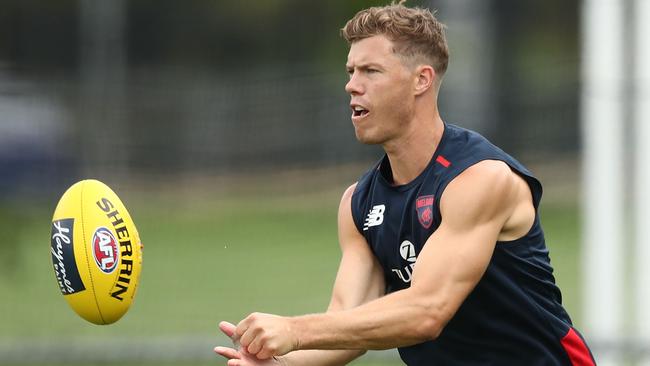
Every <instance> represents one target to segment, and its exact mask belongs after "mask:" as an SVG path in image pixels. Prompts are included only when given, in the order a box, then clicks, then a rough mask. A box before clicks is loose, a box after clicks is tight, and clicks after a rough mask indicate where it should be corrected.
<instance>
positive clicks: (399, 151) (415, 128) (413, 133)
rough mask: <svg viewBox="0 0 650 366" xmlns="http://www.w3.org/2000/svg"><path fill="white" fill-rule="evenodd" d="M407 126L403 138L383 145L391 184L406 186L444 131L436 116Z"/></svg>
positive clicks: (416, 119)
mask: <svg viewBox="0 0 650 366" xmlns="http://www.w3.org/2000/svg"><path fill="white" fill-rule="evenodd" d="M436 112H437V111H436ZM410 126H411V127H410V128H409V129H408V130H407V131H406V133H405V134H404V135H402V136H400V137H399V138H397V139H395V140H391V141H388V142H386V143H385V144H384V145H383V148H384V151H386V155H387V156H388V160H389V161H390V167H391V171H392V173H393V184H394V185H403V184H407V183H409V182H411V181H412V180H414V179H415V178H417V177H418V176H419V175H420V174H421V173H422V172H423V171H424V169H425V168H426V167H427V165H428V164H429V162H430V161H431V158H432V157H433V154H434V153H435V151H436V149H437V148H438V145H439V144H440V140H441V139H442V134H443V132H444V123H443V121H442V119H441V118H440V115H439V114H438V113H435V114H434V118H426V119H418V118H415V119H414V120H413V121H412V123H411V124H410Z"/></svg>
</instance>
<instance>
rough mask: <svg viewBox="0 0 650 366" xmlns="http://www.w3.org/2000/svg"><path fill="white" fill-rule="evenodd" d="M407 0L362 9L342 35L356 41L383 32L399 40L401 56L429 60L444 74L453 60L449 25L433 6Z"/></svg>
mask: <svg viewBox="0 0 650 366" xmlns="http://www.w3.org/2000/svg"><path fill="white" fill-rule="evenodd" d="M404 1H405V0H402V1H400V2H399V3H395V2H393V3H391V4H390V5H386V6H381V7H371V8H368V9H364V10H361V11H359V12H358V13H357V14H356V15H355V16H354V17H353V18H352V19H350V20H349V21H348V22H347V23H346V24H345V26H344V27H343V28H342V29H341V36H342V37H343V38H344V39H345V40H346V41H347V42H348V43H349V44H352V43H354V42H356V41H359V40H362V39H364V38H369V37H373V36H378V35H383V36H385V37H387V38H388V39H390V40H391V41H392V42H393V43H394V44H395V49H394V51H395V53H397V54H398V55H399V56H401V57H403V58H404V59H406V60H407V61H410V62H414V61H417V62H422V63H427V64H429V65H431V66H432V67H433V69H434V70H435V71H436V74H439V75H440V76H442V75H444V73H445V71H447V65H448V64H449V48H448V46H447V39H446V37H445V28H446V26H445V25H444V24H442V23H441V22H439V21H438V19H436V17H435V16H434V15H433V13H432V12H431V11H430V10H429V9H423V8H420V7H414V8H410V7H406V6H404V5H402V4H403V3H404Z"/></svg>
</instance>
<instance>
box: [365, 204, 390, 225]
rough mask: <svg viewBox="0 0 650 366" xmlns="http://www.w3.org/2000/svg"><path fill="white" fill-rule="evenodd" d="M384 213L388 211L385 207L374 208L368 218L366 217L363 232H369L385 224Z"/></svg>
mask: <svg viewBox="0 0 650 366" xmlns="http://www.w3.org/2000/svg"><path fill="white" fill-rule="evenodd" d="M384 211H386V206H385V205H376V206H373V207H372V209H371V210H370V212H369V213H368V217H366V222H365V223H364V224H363V231H366V230H368V228H370V227H373V226H379V225H381V223H382V222H384Z"/></svg>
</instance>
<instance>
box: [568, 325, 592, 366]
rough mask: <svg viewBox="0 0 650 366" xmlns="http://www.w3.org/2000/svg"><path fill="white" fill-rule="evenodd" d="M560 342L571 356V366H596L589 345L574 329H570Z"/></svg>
mask: <svg viewBox="0 0 650 366" xmlns="http://www.w3.org/2000/svg"><path fill="white" fill-rule="evenodd" d="M560 342H561V343H562V347H564V350H565V351H566V353H567V354H568V355H569V360H571V365H573V366H596V364H595V363H594V360H593V359H592V358H591V353H589V349H588V348H587V345H586V344H585V342H584V341H583V340H582V338H580V336H579V335H578V333H576V331H575V330H573V328H569V331H568V332H567V334H566V335H565V336H564V338H562V340H561V341H560Z"/></svg>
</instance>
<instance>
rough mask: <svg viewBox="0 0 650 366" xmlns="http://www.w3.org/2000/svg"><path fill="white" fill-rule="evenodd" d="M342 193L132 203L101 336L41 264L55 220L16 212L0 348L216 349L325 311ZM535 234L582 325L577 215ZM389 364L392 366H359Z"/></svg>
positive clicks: (0, 305) (568, 212)
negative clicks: (263, 327)
mask: <svg viewBox="0 0 650 366" xmlns="http://www.w3.org/2000/svg"><path fill="white" fill-rule="evenodd" d="M342 189H343V188H341V189H340V190H336V192H337V193H329V192H326V193H320V194H309V195H299V194H296V195H286V194H285V195H281V196H277V195H276V196H269V197H266V198H262V197H251V196H246V197H237V198H233V197H230V198H223V197H220V198H219V197H217V198H211V197H209V195H208V196H205V197H202V198H201V197H197V198H194V199H187V198H186V197H173V196H157V195H153V194H149V195H146V194H145V195H133V197H130V198H129V201H128V202H127V203H128V206H129V208H130V211H131V214H132V216H133V217H134V219H135V220H136V223H137V225H138V228H139V231H140V233H141V237H142V240H143V242H144V244H145V251H144V264H143V265H144V267H143V274H142V278H141V283H140V288H139V290H138V294H137V297H136V300H135V303H134V305H133V307H132V308H131V309H130V311H129V312H128V313H127V315H126V316H125V317H124V318H123V319H122V320H120V321H119V322H117V323H116V324H114V325H111V326H102V327H100V326H94V325H90V324H88V323H86V322H85V321H83V320H81V318H79V317H78V316H76V315H75V314H74V313H73V312H72V310H70V308H68V306H67V303H66V302H65V300H64V298H63V296H61V295H60V293H59V290H58V287H57V285H56V282H55V278H54V274H53V271H52V264H51V262H50V255H49V229H50V217H51V211H50V209H51V208H50V207H35V208H32V209H30V210H24V212H23V213H22V216H21V217H23V220H21V222H20V224H19V225H18V224H16V223H15V222H14V223H13V224H12V225H17V226H18V227H17V228H16V232H17V234H16V235H15V238H14V239H13V240H14V243H12V244H13V245H8V243H3V245H2V246H0V250H2V252H0V255H2V256H5V257H4V258H5V260H6V255H11V256H12V257H13V258H14V260H12V264H13V265H12V266H9V267H3V269H1V270H0V293H2V294H3V295H2V300H0V324H2V326H0V342H2V340H3V339H4V340H11V341H20V340H21V339H24V340H28V339H41V340H48V339H62V338H70V339H87V338H90V339H94V338H97V339H104V338H112V337H121V336H125V335H126V336H128V337H131V338H135V339H137V338H149V337H165V336H177V335H181V336H202V337H215V342H217V340H218V339H219V337H218V330H217V327H216V324H217V323H218V321H220V320H229V321H232V322H236V321H238V320H239V319H241V318H242V317H244V316H246V315H247V314H249V313H250V312H253V311H261V312H270V313H276V314H283V315H292V314H301V313H310V312H318V311H322V310H324V309H325V308H326V307H327V303H328V301H329V295H330V291H331V285H332V282H333V280H334V276H335V273H336V269H337V265H338V260H339V248H338V244H337V235H336V210H337V205H338V194H339V193H338V192H339V191H342ZM123 198H124V197H123ZM52 206H53V205H52ZM543 222H544V226H545V231H546V234H547V242H548V245H549V247H550V248H551V257H552V261H553V265H554V267H555V269H556V278H557V281H558V283H559V284H560V286H561V288H562V290H563V294H564V300H565V304H566V307H567V308H568V310H569V312H570V313H571V314H572V315H573V316H574V320H579V314H578V309H579V302H578V298H579V293H577V289H578V280H579V278H578V275H577V268H578V266H577V259H578V256H577V243H578V227H577V212H576V208H575V207H572V206H544V209H543ZM578 324H579V321H578ZM220 362H221V361H219V359H218V358H215V362H213V363H196V364H195V363H192V365H207V364H210V365H214V364H222V363H220ZM391 364H393V365H397V364H399V362H397V361H389V363H384V364H381V363H377V362H376V361H357V363H355V365H358V366H372V365H375V366H380V365H381V366H384V365H391ZM175 366H181V365H180V364H175Z"/></svg>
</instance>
